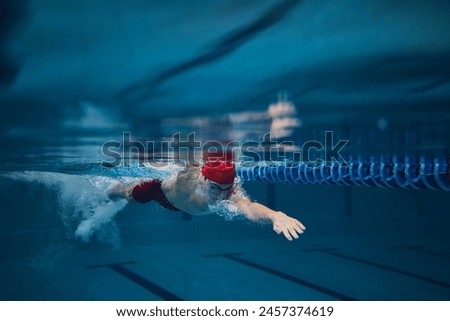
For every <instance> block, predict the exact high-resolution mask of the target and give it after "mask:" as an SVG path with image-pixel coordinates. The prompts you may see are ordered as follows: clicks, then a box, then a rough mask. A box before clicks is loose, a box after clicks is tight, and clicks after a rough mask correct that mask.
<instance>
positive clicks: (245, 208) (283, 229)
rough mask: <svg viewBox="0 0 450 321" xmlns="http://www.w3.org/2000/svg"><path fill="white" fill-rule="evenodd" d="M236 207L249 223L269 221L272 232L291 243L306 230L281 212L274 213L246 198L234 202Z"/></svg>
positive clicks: (299, 223) (298, 222)
mask: <svg viewBox="0 0 450 321" xmlns="http://www.w3.org/2000/svg"><path fill="white" fill-rule="evenodd" d="M236 205H237V207H238V208H239V210H240V211H241V212H242V213H243V214H244V215H245V216H246V217H247V218H248V219H249V220H250V221H253V222H260V223H264V222H265V221H271V222H272V225H273V230H274V231H275V232H276V233H277V234H280V233H283V235H284V236H285V237H286V238H287V239H288V240H289V241H292V240H293V238H296V239H298V234H302V233H303V231H304V230H305V229H306V228H305V226H304V225H303V224H302V223H301V222H300V221H298V220H296V219H295V218H292V217H290V216H287V215H286V214H284V213H283V212H280V211H274V210H272V209H270V208H268V207H267V206H264V205H262V204H259V203H257V202H252V201H250V200H249V199H248V198H241V199H239V200H238V201H237V202H236Z"/></svg>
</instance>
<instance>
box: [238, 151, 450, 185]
mask: <svg viewBox="0 0 450 321" xmlns="http://www.w3.org/2000/svg"><path fill="white" fill-rule="evenodd" d="M449 161H450V159H448V158H430V157H426V156H422V157H416V156H405V157H398V156H394V157H386V156H370V157H348V159H347V160H346V161H345V162H332V163H320V164H317V163H307V162H296V163H276V164H270V165H269V164H263V163H261V164H258V165H256V166H245V165H242V164H241V166H238V167H237V175H238V176H239V177H240V178H241V180H242V181H244V182H262V183H292V184H329V185H333V184H338V185H344V186H368V187H369V186H378V187H388V188H413V189H433V190H445V191H450V173H449V172H450V166H449Z"/></svg>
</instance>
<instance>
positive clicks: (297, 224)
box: [293, 219, 306, 234]
mask: <svg viewBox="0 0 450 321" xmlns="http://www.w3.org/2000/svg"><path fill="white" fill-rule="evenodd" d="M293 221H294V222H293V224H294V229H295V230H296V231H297V232H298V233H300V234H302V233H303V232H304V230H305V229H306V227H305V226H304V225H303V224H302V223H301V222H300V221H298V220H296V219H293Z"/></svg>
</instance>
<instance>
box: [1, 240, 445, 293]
mask: <svg viewBox="0 0 450 321" xmlns="http://www.w3.org/2000/svg"><path fill="white" fill-rule="evenodd" d="M418 243H420V244H418ZM0 281H1V284H2V290H0V299H1V300H123V301H125V300H294V301H302V300H449V299H450V253H448V250H447V249H446V248H445V244H439V243H438V245H436V244H426V242H417V238H415V239H413V240H410V241H407V240H405V239H403V238H399V240H398V241H397V242H393V241H392V240H389V241H388V240H386V239H385V238H383V237H379V238H370V239H369V238H367V237H360V238H358V237H351V238H350V237H337V236H327V237H307V236H306V234H305V236H304V237H303V238H301V239H299V240H297V241H295V242H288V241H285V240H282V239H281V238H280V239H275V238H271V239H250V240H235V241H211V242H190V243H175V244H166V245H165V244H163V245H152V246H135V247H122V248H120V249H117V250H114V249H89V250H80V249H74V248H73V247H64V246H60V247H54V248H48V249H46V250H45V251H42V253H40V254H39V255H36V256H34V257H32V258H23V259H9V260H3V261H2V262H1V266H0Z"/></svg>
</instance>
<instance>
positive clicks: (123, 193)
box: [108, 183, 137, 201]
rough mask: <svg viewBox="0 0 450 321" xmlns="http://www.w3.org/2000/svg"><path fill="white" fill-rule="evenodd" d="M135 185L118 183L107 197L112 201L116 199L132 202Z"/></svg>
mask: <svg viewBox="0 0 450 321" xmlns="http://www.w3.org/2000/svg"><path fill="white" fill-rule="evenodd" d="M136 185H137V184H136V183H134V184H123V183H118V184H116V185H114V186H113V187H112V188H111V189H110V190H109V191H108V197H109V198H110V199H111V200H113V201H115V200H118V199H126V200H128V201H132V200H133V196H132V192H133V189H134V187H136Z"/></svg>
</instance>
